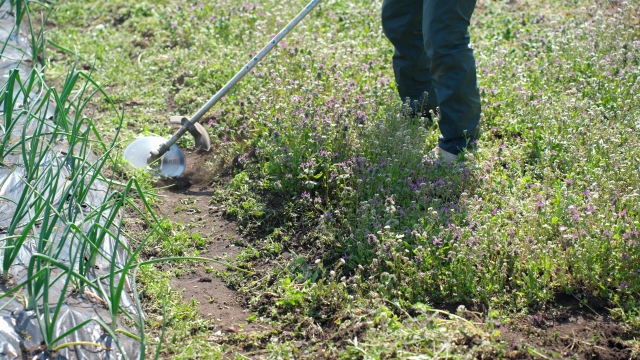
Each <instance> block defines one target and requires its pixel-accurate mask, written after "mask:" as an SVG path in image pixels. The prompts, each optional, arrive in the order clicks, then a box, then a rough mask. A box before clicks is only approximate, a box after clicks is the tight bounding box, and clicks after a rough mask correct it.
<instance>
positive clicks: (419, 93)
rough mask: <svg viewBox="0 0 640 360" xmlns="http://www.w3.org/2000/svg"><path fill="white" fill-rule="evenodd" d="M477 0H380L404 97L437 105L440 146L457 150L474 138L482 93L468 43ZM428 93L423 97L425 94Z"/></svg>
mask: <svg viewBox="0 0 640 360" xmlns="http://www.w3.org/2000/svg"><path fill="white" fill-rule="evenodd" d="M475 6H476V1H475V0H384V2H383V4H382V29H383V30H384V33H385V35H386V36H387V38H389V40H390V41H391V43H392V44H393V46H394V47H395V53H394V55H393V70H394V73H395V77H396V83H397V85H398V92H399V93H400V97H401V98H402V100H403V101H405V100H406V99H407V98H409V99H410V100H411V104H413V103H414V101H416V100H417V101H419V107H420V108H419V109H414V110H416V111H420V110H426V111H429V110H435V108H436V107H437V106H439V107H440V120H439V126H440V132H441V133H442V136H441V137H440V139H439V141H438V145H439V146H440V148H442V149H443V150H445V151H448V152H450V153H453V154H458V153H460V151H462V149H465V148H466V147H467V146H468V145H469V144H471V143H473V142H474V140H476V139H477V137H478V134H479V128H478V123H479V121H480V93H479V91H478V81H477V78H476V63H475V58H474V56H473V50H472V49H471V48H470V47H469V31H468V28H469V21H470V19H471V14H473V10H474V8H475ZM424 92H428V93H429V96H428V98H427V99H426V102H422V100H423V93H424Z"/></svg>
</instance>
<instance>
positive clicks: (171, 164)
mask: <svg viewBox="0 0 640 360" xmlns="http://www.w3.org/2000/svg"><path fill="white" fill-rule="evenodd" d="M166 142H167V139H165V138H161V137H158V136H148V137H142V138H139V139H137V140H135V141H134V142H132V143H131V144H129V146H127V148H126V149H125V150H124V159H125V160H127V161H128V162H130V163H131V164H132V165H133V166H135V167H137V168H140V169H144V168H146V167H147V166H149V168H151V169H152V170H153V171H155V172H156V174H157V175H160V176H163V177H178V176H180V175H182V173H183V172H184V169H185V167H186V160H185V157H184V153H183V152H182V150H180V148H179V147H178V146H177V145H172V146H171V148H169V151H167V152H166V153H165V154H164V155H163V156H162V157H160V158H159V159H158V160H156V161H154V162H152V163H151V164H149V163H148V161H149V155H150V154H151V152H152V151H155V150H157V149H158V148H159V147H160V146H161V145H162V144H164V143H166Z"/></svg>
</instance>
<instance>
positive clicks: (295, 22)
mask: <svg viewBox="0 0 640 360" xmlns="http://www.w3.org/2000/svg"><path fill="white" fill-rule="evenodd" d="M319 3H320V0H311V1H310V2H309V4H307V6H306V7H305V8H304V9H303V10H302V11H301V12H300V13H299V14H298V15H297V16H296V17H295V18H294V19H293V20H291V22H289V24H287V26H285V27H284V29H282V30H281V31H280V32H279V33H278V35H276V36H275V37H274V38H273V39H271V41H269V43H268V44H267V45H266V46H265V47H264V48H262V50H260V52H259V53H258V54H257V55H256V56H255V57H254V58H253V59H251V60H250V61H249V62H248V63H247V64H246V65H245V66H244V67H243V68H242V69H241V70H240V71H238V73H237V74H236V75H235V76H234V77H233V78H232V79H231V80H229V82H228V83H227V84H226V85H225V86H223V87H222V89H220V90H218V92H217V93H216V94H215V95H213V97H212V98H211V100H209V101H208V102H207V103H206V104H205V105H204V106H203V107H202V108H201V109H200V110H198V112H197V113H196V114H195V115H193V117H192V118H191V119H190V120H189V122H188V123H187V124H184V125H182V126H181V127H180V130H178V132H176V133H175V134H174V135H173V136H172V137H171V139H169V140H168V141H167V142H166V143H164V144H162V145H161V146H160V148H158V150H156V151H153V152H151V156H150V157H149V162H152V161H155V160H157V159H158V158H160V157H161V156H162V155H163V154H164V153H165V152H167V151H168V150H169V148H170V147H171V145H173V144H175V142H176V141H178V139H180V138H181V137H182V135H184V133H185V132H186V131H187V130H188V129H189V127H191V126H192V125H193V124H195V123H196V122H197V121H198V120H200V118H201V117H202V116H203V115H204V114H205V113H206V112H207V111H209V109H211V107H212V106H213V105H214V104H215V103H217V102H218V101H219V100H220V99H222V97H223V96H225V95H226V94H227V92H229V90H231V88H232V87H234V86H235V85H236V84H237V83H238V81H240V79H242V78H243V77H244V76H245V75H247V73H248V72H249V71H251V69H253V67H254V66H255V65H256V64H257V63H258V62H259V61H260V60H262V59H263V58H264V57H265V56H266V55H267V54H268V53H269V51H271V49H273V48H274V47H275V46H276V45H277V44H278V42H280V40H282V38H284V37H285V36H286V35H287V34H288V33H289V32H290V31H291V30H292V29H293V28H294V27H296V25H298V23H299V22H300V21H301V20H302V19H303V18H304V17H305V16H307V14H308V13H309V12H311V10H313V8H315V7H316V5H318V4H319Z"/></svg>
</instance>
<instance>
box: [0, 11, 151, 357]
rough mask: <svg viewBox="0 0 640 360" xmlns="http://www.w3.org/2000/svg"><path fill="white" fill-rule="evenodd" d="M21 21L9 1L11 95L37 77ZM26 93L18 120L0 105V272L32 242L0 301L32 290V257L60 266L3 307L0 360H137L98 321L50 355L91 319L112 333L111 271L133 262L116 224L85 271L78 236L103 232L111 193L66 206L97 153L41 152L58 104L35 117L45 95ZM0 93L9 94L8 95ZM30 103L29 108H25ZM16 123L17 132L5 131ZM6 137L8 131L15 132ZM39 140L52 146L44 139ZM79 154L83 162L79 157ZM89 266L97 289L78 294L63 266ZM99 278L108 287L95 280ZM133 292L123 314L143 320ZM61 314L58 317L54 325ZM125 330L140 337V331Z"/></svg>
mask: <svg viewBox="0 0 640 360" xmlns="http://www.w3.org/2000/svg"><path fill="white" fill-rule="evenodd" d="M15 21H16V20H15V17H14V14H13V13H12V11H11V7H10V5H9V1H4V3H3V4H2V5H0V46H2V44H6V45H4V49H3V50H2V53H1V56H0V89H7V88H9V87H7V86H6V85H7V82H8V81H9V80H8V79H10V76H9V74H10V72H11V71H12V70H14V69H15V70H17V71H19V76H20V79H27V78H28V77H29V74H30V73H31V71H32V65H31V49H30V43H29V41H28V38H27V36H26V34H28V32H27V31H26V30H27V29H25V28H24V26H22V27H21V28H20V29H16V28H15V26H14V25H15ZM0 49H1V47H0ZM19 89H20V86H18V85H16V86H14V93H13V94H9V95H13V97H14V102H13V103H14V104H19V105H16V107H14V109H13V110H14V111H13V113H14V115H13V116H10V117H9V116H6V113H5V112H4V110H3V109H4V102H5V101H3V100H0V114H2V115H0V140H2V141H3V142H4V143H6V144H9V145H10V147H11V151H9V152H6V151H2V152H0V264H1V263H2V262H4V261H7V259H5V258H4V257H5V252H4V250H3V247H5V246H7V244H9V243H10V241H11V240H12V239H15V237H16V236H23V235H26V237H25V238H24V241H23V242H21V244H20V249H19V252H17V256H16V258H15V259H14V260H13V261H12V262H11V267H10V268H9V273H8V274H3V275H4V280H2V279H0V295H3V294H6V293H7V292H9V291H10V290H11V289H13V288H15V287H16V286H18V285H20V284H23V283H27V281H26V280H27V279H29V276H31V275H33V274H31V275H30V273H29V269H30V267H29V266H30V264H31V265H32V266H33V264H35V263H34V262H33V261H34V260H37V259H34V256H33V255H34V254H36V253H37V254H42V253H43V252H45V253H46V254H47V256H50V257H52V258H55V260H56V261H57V263H55V264H54V265H51V264H53V263H52V262H47V266H44V267H42V269H45V270H43V271H45V272H47V275H48V276H47V277H46V279H48V280H47V284H44V285H43V284H40V287H39V288H33V286H35V285H33V284H35V282H33V281H29V282H28V283H29V284H31V285H32V290H31V293H29V292H28V286H23V287H21V289H20V290H19V291H17V292H15V293H12V294H10V295H8V296H5V297H4V298H2V299H0V358H1V359H26V358H29V359H52V358H53V359H137V358H139V357H140V353H139V351H140V344H139V342H138V341H136V340H135V339H133V338H132V337H129V336H124V335H118V340H117V342H118V344H119V346H117V344H116V341H114V339H113V338H112V337H111V336H110V335H109V334H108V332H107V331H105V329H104V328H103V326H101V325H100V324H99V323H98V322H97V321H94V320H91V321H88V322H87V323H86V324H85V325H84V326H82V327H81V328H80V329H79V330H77V331H75V332H72V333H71V334H68V335H67V336H65V337H64V338H62V339H60V340H59V341H57V342H56V343H55V344H54V345H55V346H59V345H63V344H67V345H69V346H66V347H63V348H61V349H59V350H57V351H53V349H47V348H46V345H45V344H46V342H45V339H46V337H45V334H48V335H47V336H49V339H55V338H57V337H59V336H60V335H63V334H64V333H66V332H67V331H68V330H69V329H72V328H73V327H74V326H76V325H78V324H80V323H82V322H85V321H87V320H89V319H101V320H103V321H104V322H105V323H106V324H108V325H111V321H112V320H111V313H110V312H109V309H108V302H107V301H106V300H107V299H106V297H107V296H106V295H105V294H109V288H110V287H109V285H110V284H109V281H108V280H106V279H105V278H104V276H105V275H106V274H109V270H110V269H111V268H113V267H114V266H115V267H116V268H118V267H119V266H120V265H122V264H124V263H125V261H126V260H127V256H128V251H127V248H126V246H127V241H126V239H125V238H124V237H123V236H121V235H120V234H119V232H118V230H117V229H115V228H114V226H111V229H110V230H111V231H109V232H108V233H107V235H106V236H104V240H103V241H102V242H101V243H100V244H99V246H100V248H101V252H100V254H99V255H97V257H96V258H95V260H94V261H95V263H91V266H90V268H89V270H87V267H86V266H85V265H84V264H86V262H87V259H86V257H87V255H86V254H87V248H86V241H85V240H83V236H82V234H81V233H83V232H84V233H85V234H87V233H88V232H90V231H96V229H100V228H101V225H103V224H105V223H106V222H107V221H108V219H107V218H108V217H109V216H110V215H111V214H109V213H108V212H107V213H104V214H102V213H100V214H99V215H97V216H96V211H95V209H96V208H99V207H100V206H101V205H102V204H103V203H104V202H106V201H107V200H108V196H109V194H110V191H109V190H110V189H109V187H108V185H107V184H106V183H105V182H101V181H99V180H95V181H89V180H84V181H80V183H81V184H85V185H88V187H87V189H86V196H85V197H84V198H83V202H82V204H74V205H73V206H71V205H65V204H71V203H72V201H70V199H69V198H68V196H69V195H68V194H69V190H68V187H69V186H70V184H69V178H70V177H71V173H72V172H73V171H74V169H77V168H78V167H79V166H81V167H84V169H87V168H90V167H91V164H92V163H93V162H95V161H96V159H97V157H96V156H95V155H93V153H92V152H91V151H90V149H89V150H86V149H85V151H84V152H82V151H79V150H76V149H75V147H74V149H69V144H68V143H67V142H66V141H65V140H64V139H62V138H63V137H59V138H60V139H58V138H56V139H54V140H52V137H51V136H49V137H48V139H49V140H48V142H46V141H45V142H46V144H45V145H46V146H45V145H42V143H43V141H38V142H34V141H30V140H28V139H32V138H34V137H37V136H40V135H38V134H47V133H51V131H52V130H53V129H54V128H55V124H52V123H47V122H48V121H49V120H42V119H52V118H53V114H54V111H55V105H54V104H52V103H47V104H46V106H40V107H39V109H38V110H37V113H30V111H29V109H28V107H29V106H30V107H31V108H37V106H36V105H42V101H43V100H39V99H40V96H41V94H37V93H32V94H26V95H25V94H22V93H20V90H19ZM3 91H4V92H6V90H3ZM0 93H2V92H0ZM25 96H28V97H29V99H28V100H27V101H24V97H25ZM23 104H28V105H27V106H26V107H25V106H24V105H23ZM7 118H10V119H7ZM9 123H11V125H12V126H11V127H8V126H7V124H9ZM8 129H11V130H10V131H8ZM7 137H8V139H7ZM42 138H43V139H45V138H46V136H42ZM6 140H8V142H7V141H6ZM23 143H24V144H23ZM13 145H17V146H13ZM23 145H24V146H23ZM34 146H36V147H37V149H38V150H37V156H36V158H35V159H33V158H28V157H25V156H24V152H25V151H24V149H27V150H28V151H29V150H31V149H32V148H33V147H34ZM69 152H72V153H74V156H69ZM79 154H81V155H83V157H84V158H83V159H78V157H79ZM25 161H26V162H27V163H28V164H27V165H25ZM33 164H36V168H37V169H38V170H37V171H38V172H39V174H41V176H40V177H39V178H37V179H33V177H32V176H31V177H30V174H29V173H28V172H29V171H34V170H29V169H33ZM90 171H91V170H89V172H88V173H90ZM30 178H31V180H29V181H28V180H27V179H30ZM85 179H86V177H85ZM75 186H78V183H75ZM25 194H27V195H25ZM25 196H32V197H40V199H48V200H47V201H50V204H49V205H50V207H51V208H52V209H63V211H62V213H61V214H60V215H59V216H58V217H56V220H54V222H53V223H50V222H49V221H47V219H45V218H44V217H45V216H49V217H51V218H53V213H52V212H46V211H45V212H40V213H38V212H37V211H36V210H35V207H34V208H33V209H29V208H27V210H24V207H23V210H22V211H21V212H20V211H18V210H19V207H18V205H17V204H19V203H20V202H21V201H22V202H23V203H24V198H25ZM17 211H18V212H20V213H21V214H22V215H20V216H18V218H16V212H17ZM114 211H115V210H114ZM120 215H121V214H116V217H115V219H116V221H115V222H114V223H116V224H117V223H118V219H119V218H120ZM72 225H75V227H74V226H72ZM43 227H47V228H48V229H50V232H48V233H49V234H50V235H49V238H48V239H45V240H46V241H42V233H43ZM11 229H12V230H11ZM45 230H46V229H45ZM83 244H84V245H83ZM83 246H84V247H83ZM35 258H37V256H36V257H35ZM43 263H44V262H43ZM82 266H85V268H84V269H85V270H84V271H85V272H84V273H85V276H86V278H87V279H89V280H90V281H91V282H93V283H94V284H95V285H97V287H98V289H96V288H92V287H90V286H86V287H84V288H83V287H81V286H78V284H77V282H74V281H66V280H67V279H68V278H70V277H69V276H68V275H67V274H68V271H67V270H65V268H66V269H74V271H78V272H79V271H80V270H79V268H80V267H82ZM32 269H33V268H32ZM7 275H8V276H7ZM100 278H102V280H100V281H98V280H96V279H100ZM114 280H115V281H119V280H120V278H119V276H115V278H114ZM130 286H131V285H130V284H129V281H128V279H127V282H126V286H125V287H124V290H125V291H124V294H123V296H122V298H121V300H120V306H121V307H122V309H123V311H125V312H127V313H129V314H131V315H130V316H131V317H133V318H136V319H137V318H138V314H137V310H136V307H135V304H133V303H132V301H131V297H130V296H129V295H128V292H130V291H131V288H130ZM78 289H81V290H78ZM80 291H82V293H80ZM34 293H35V294H36V296H35V297H34V296H33V294H34ZM29 294H31V299H35V304H36V305H35V307H34V306H33V302H32V303H31V304H32V306H31V308H32V309H35V310H27V307H28V301H29ZM47 304H48V306H47ZM45 312H48V314H46V313H45ZM121 312H122V311H121ZM56 314H57V317H55V319H54V320H52V317H53V316H54V315H56ZM47 315H48V316H47ZM117 322H118V326H117V328H119V329H128V328H127V327H126V326H125V325H124V324H123V323H122V314H120V316H119V319H118V320H117ZM127 331H129V332H132V333H135V330H131V329H128V330H127ZM74 343H75V344H74ZM78 343H84V344H78ZM97 345H100V346H97ZM52 346H53V345H52Z"/></svg>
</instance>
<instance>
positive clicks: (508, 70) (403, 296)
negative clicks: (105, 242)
mask: <svg viewBox="0 0 640 360" xmlns="http://www.w3.org/2000/svg"><path fill="white" fill-rule="evenodd" d="M303 5H304V2H301V1H289V0H287V1H273V0H261V1H255V2H244V0H243V1H237V0H219V1H215V2H214V1H202V2H197V1H188V2H185V1H177V0H152V1H132V0H121V1H110V2H109V1H107V2H105V1H94V0H68V1H64V2H60V3H57V4H54V5H53V6H52V9H53V11H52V12H51V14H50V16H49V17H48V20H47V21H46V24H45V28H46V29H47V32H46V36H47V38H48V39H50V41H49V43H48V47H47V48H46V51H45V52H44V53H43V55H42V58H41V60H42V62H43V64H44V68H45V74H46V77H47V79H48V80H49V81H50V82H51V83H52V84H53V85H56V84H60V85H62V84H63V83H64V80H65V76H66V74H67V72H68V71H69V68H70V67H71V66H72V64H73V63H76V64H77V68H78V69H83V71H84V72H85V73H87V74H90V75H91V77H92V78H93V79H95V81H97V82H98V83H99V84H102V85H103V89H104V91H105V92H107V93H108V94H110V96H111V99H112V100H113V102H114V103H115V104H117V105H118V106H119V108H120V109H121V110H122V111H123V112H124V125H125V128H124V129H123V130H122V134H121V135H120V140H121V141H122V142H121V144H122V146H124V145H126V143H127V141H130V140H132V139H133V138H134V137H135V136H136V135H137V134H141V133H142V134H150V133H152V134H159V135H162V136H168V135H169V134H170V133H171V132H172V131H173V129H172V127H171V126H170V124H169V123H168V120H167V119H168V116H169V115H176V114H191V113H193V112H194V111H195V110H196V109H198V108H199V107H200V106H201V105H202V104H204V102H206V100H208V98H209V97H210V96H211V95H213V94H214V93H215V91H216V90H218V89H219V88H220V87H221V86H222V85H223V84H225V83H226V82H227V81H228V80H229V79H230V78H231V76H233V74H235V72H236V71H237V70H238V69H239V68H240V66H242V65H244V63H245V62H246V61H248V60H249V59H250V57H251V56H252V55H253V54H255V52H257V51H258V50H259V49H261V48H262V46H263V45H264V44H265V43H266V42H267V40H269V39H270V38H271V36H273V35H275V33H276V32H277V31H278V30H279V29H280V28H281V27H283V26H284V25H285V24H286V23H287V22H288V21H289V20H290V19H291V18H293V16H294V15H295V14H296V13H297V12H298V11H299V10H300V9H301V8H302V6H303ZM380 6H381V4H380V2H379V1H374V2H371V1H361V0H353V1H348V0H332V1H326V2H324V3H322V4H321V5H320V6H319V8H317V9H316V10H314V12H312V13H311V14H310V16H309V17H308V18H307V19H305V20H304V21H303V23H302V24H301V25H300V26H299V27H298V28H297V29H295V30H294V31H293V33H292V34H290V35H289V36H288V37H287V38H286V39H285V40H284V41H283V42H282V43H281V44H280V45H279V46H278V47H277V50H276V51H274V52H273V53H272V54H270V55H269V56H268V57H267V58H266V59H265V61H263V62H262V63H260V64H259V65H258V66H257V67H256V68H255V69H254V70H253V71H252V73H251V74H250V75H249V76H247V78H245V79H244V80H243V81H242V82H241V83H240V84H239V85H238V86H237V87H236V88H235V89H234V90H232V91H231V93H229V94H228V95H227V96H226V98H225V99H224V101H223V102H221V103H220V104H218V105H216V107H214V108H213V109H212V110H211V112H210V114H208V115H207V116H206V119H205V124H206V127H207V129H208V131H209V132H210V134H211V136H212V139H213V142H214V147H213V150H212V151H211V153H208V154H198V153H191V154H189V156H188V161H189V167H190V168H189V170H188V171H187V173H186V174H185V176H184V177H183V178H182V179H177V180H163V181H160V182H158V181H157V180H156V179H153V178H150V177H149V176H148V175H145V174H144V173H135V172H124V173H123V174H125V175H124V176H128V177H136V179H137V181H138V182H139V183H140V184H142V185H143V186H145V189H147V190H149V189H151V188H154V187H158V186H164V187H163V188H159V189H156V190H155V191H156V193H157V196H155V197H152V199H151V207H152V208H153V209H155V211H156V212H157V213H158V214H159V216H161V217H163V218H164V220H162V221H161V222H160V225H159V226H160V228H161V229H163V230H164V231H165V233H167V234H169V235H170V236H169V238H168V239H166V238H163V237H160V236H156V235H153V234H152V235H151V238H149V239H147V238H146V234H147V233H148V232H149V231H150V229H147V228H145V226H143V224H141V222H140V221H139V219H138V218H137V215H136V214H133V213H132V214H131V216H130V217H129V218H128V219H126V224H125V225H126V227H127V229H128V234H129V237H130V238H131V241H132V242H133V243H134V244H135V243H136V239H138V241H139V240H140V239H147V240H145V241H146V243H145V245H144V249H143V251H142V252H141V253H140V256H141V257H142V259H141V261H148V260H150V259H154V258H159V257H180V256H204V257H209V258H215V259H222V260H227V261H230V262H232V263H233V264H234V265H235V266H237V267H238V268H241V269H244V270H246V271H247V272H242V271H236V270H232V269H226V268H224V267H221V266H217V265H216V266H210V264H207V263H201V262H189V261H176V262H171V263H163V264H151V265H146V266H141V267H140V269H139V271H138V272H137V274H136V278H137V279H136V281H137V284H138V288H139V289H138V290H139V293H140V298H141V304H142V306H143V308H144V309H145V311H146V314H147V318H146V326H147V342H148V343H147V355H148V356H150V357H151V356H154V355H158V356H160V357H163V358H184V359H193V358H207V359H208V358H222V357H226V358H261V357H265V358H266V357H269V358H409V357H413V358H448V359H453V358H553V357H568V358H579V359H582V358H584V359H592V358H593V359H630V358H639V357H640V342H638V340H637V339H638V334H639V329H640V297H639V296H638V294H639V293H640V238H639V230H638V227H640V225H639V224H638V221H639V220H640V203H639V201H640V179H639V174H640V149H639V148H640V140H639V137H638V133H639V132H640V96H639V95H638V94H640V20H639V17H640V2H638V1H635V0H633V1H612V0H611V1H583V0H566V1H550V0H541V1H521V0H512V1H489V0H479V1H478V4H477V8H476V11H475V13H474V17H473V19H472V24H471V35H472V43H473V47H474V49H475V53H476V58H477V63H478V76H479V86H480V90H481V94H482V99H483V118H482V127H483V136H482V139H481V140H480V143H479V145H480V146H479V150H478V151H477V153H476V154H475V159H474V160H473V161H471V162H467V163H463V164H458V165H454V166H448V165H445V164H441V163H439V162H437V161H436V162H434V161H431V160H429V159H428V158H427V157H425V155H426V154H427V153H428V151H429V150H430V149H431V148H432V147H433V146H434V145H435V143H436V141H437V136H438V130H437V117H436V118H435V119H434V121H426V120H425V119H419V118H412V117H410V116H408V114H407V112H406V111H405V110H404V109H403V107H402V106H401V104H400V101H399V99H397V95H396V90H395V85H394V80H393V74H392V70H391V66H390V64H391V55H392V51H393V49H392V47H391V45H390V43H389V42H388V41H387V40H386V39H385V37H384V35H383V34H382V31H381V25H380V20H379V18H380ZM111 106H112V105H111V104H110V103H108V102H106V101H104V100H100V99H95V100H94V101H93V102H91V103H90V104H88V105H87V106H86V107H85V109H84V114H85V115H86V116H89V117H91V118H92V119H93V122H94V123H95V127H96V129H97V131H99V132H100V134H101V136H102V137H103V138H105V139H111V138H113V137H114V136H115V134H116V132H115V130H114V129H117V128H118V125H119V122H120V119H121V118H120V115H121V113H119V112H115V111H113V110H112V107H111ZM181 145H182V146H183V147H185V148H186V149H189V146H190V145H191V140H190V139H189V138H187V137H185V138H183V139H182V140H181ZM115 170H116V171H123V170H121V169H115ZM203 309H206V310H203ZM159 344H161V345H162V346H161V347H159V346H158V345H159Z"/></svg>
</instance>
